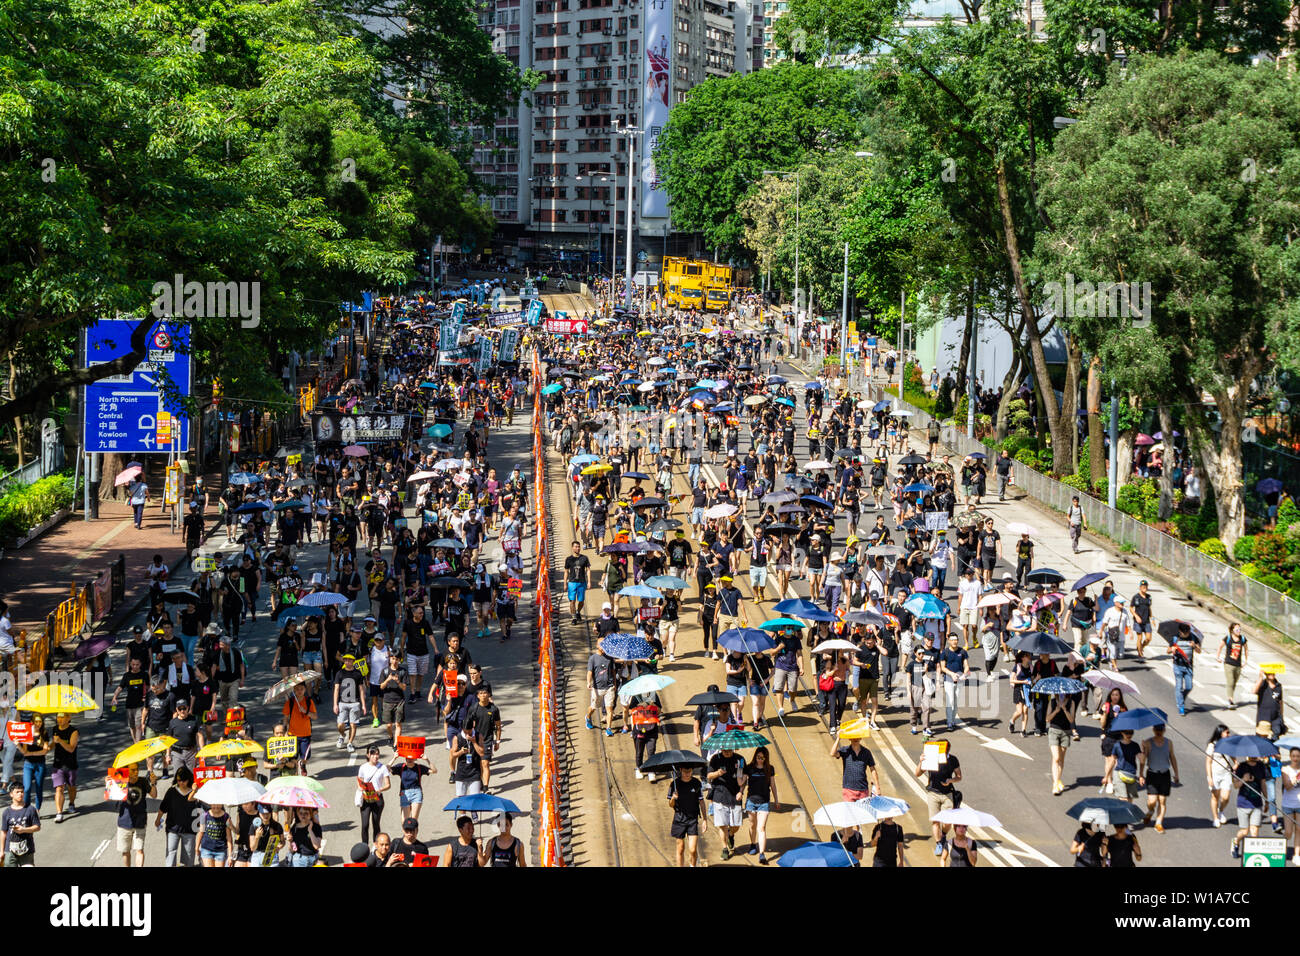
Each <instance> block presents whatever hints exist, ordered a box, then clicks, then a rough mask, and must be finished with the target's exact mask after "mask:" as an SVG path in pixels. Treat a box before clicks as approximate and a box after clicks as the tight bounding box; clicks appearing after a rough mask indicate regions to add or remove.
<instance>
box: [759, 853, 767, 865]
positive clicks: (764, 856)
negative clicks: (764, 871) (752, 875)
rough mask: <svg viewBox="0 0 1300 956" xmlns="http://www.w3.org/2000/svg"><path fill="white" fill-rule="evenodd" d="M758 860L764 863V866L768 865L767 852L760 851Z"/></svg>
mask: <svg viewBox="0 0 1300 956" xmlns="http://www.w3.org/2000/svg"><path fill="white" fill-rule="evenodd" d="M758 862H759V863H761V864H763V866H767V854H766V853H760V854H759V855H758Z"/></svg>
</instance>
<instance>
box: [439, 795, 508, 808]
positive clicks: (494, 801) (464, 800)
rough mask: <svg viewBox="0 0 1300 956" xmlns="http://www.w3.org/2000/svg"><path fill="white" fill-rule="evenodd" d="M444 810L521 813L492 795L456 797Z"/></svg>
mask: <svg viewBox="0 0 1300 956" xmlns="http://www.w3.org/2000/svg"><path fill="white" fill-rule="evenodd" d="M443 809H444V810H459V811H462V812H464V813H522V812H523V811H521V810H520V809H519V808H518V807H517V806H515V805H514V804H513V803H512V802H511V801H509V800H507V799H505V798H504V797H498V796H496V795H495V794H492V793H467V794H465V796H463V797H457V798H456V799H454V800H452V801H451V803H449V804H447V805H446V806H445V807H443Z"/></svg>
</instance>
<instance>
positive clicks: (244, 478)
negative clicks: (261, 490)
mask: <svg viewBox="0 0 1300 956" xmlns="http://www.w3.org/2000/svg"><path fill="white" fill-rule="evenodd" d="M261 480H262V479H261V478H259V477H257V475H250V474H249V473H248V472H246V471H232V472H231V473H230V484H232V485H255V484H257V483H258V482H259V481H261Z"/></svg>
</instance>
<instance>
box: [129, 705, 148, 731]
mask: <svg viewBox="0 0 1300 956" xmlns="http://www.w3.org/2000/svg"><path fill="white" fill-rule="evenodd" d="M143 717H144V708H143V707H128V708H127V709H126V725H127V726H128V727H139V726H140V721H141V719H142V718H143Z"/></svg>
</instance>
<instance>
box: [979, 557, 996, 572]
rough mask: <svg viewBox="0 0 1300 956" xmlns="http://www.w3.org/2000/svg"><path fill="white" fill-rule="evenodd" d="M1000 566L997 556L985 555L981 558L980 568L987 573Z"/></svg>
mask: <svg viewBox="0 0 1300 956" xmlns="http://www.w3.org/2000/svg"><path fill="white" fill-rule="evenodd" d="M997 566H998V556H997V555H996V554H985V555H982V556H981V557H980V567H981V568H983V569H984V570H985V571H992V570H993V569H994V568H996V567H997Z"/></svg>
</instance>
